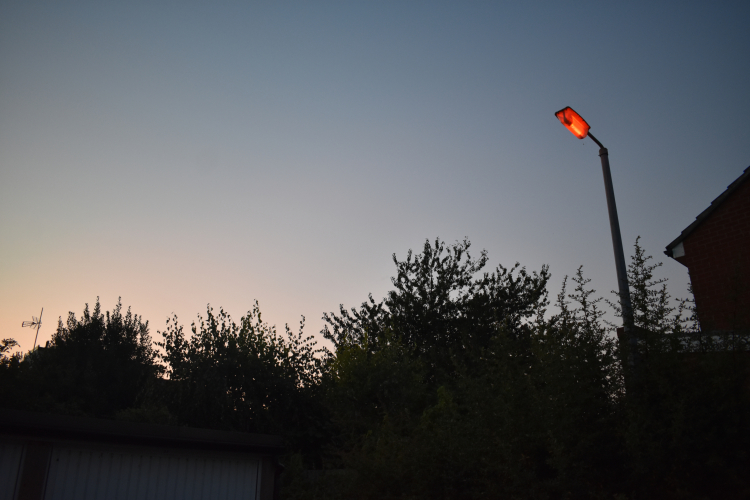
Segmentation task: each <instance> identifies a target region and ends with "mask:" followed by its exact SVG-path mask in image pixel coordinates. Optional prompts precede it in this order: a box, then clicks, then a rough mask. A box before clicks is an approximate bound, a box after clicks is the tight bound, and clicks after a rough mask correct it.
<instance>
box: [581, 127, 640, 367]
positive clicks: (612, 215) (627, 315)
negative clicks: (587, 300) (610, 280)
mask: <svg viewBox="0 0 750 500" xmlns="http://www.w3.org/2000/svg"><path fill="white" fill-rule="evenodd" d="M588 137H591V140H593V141H594V142H595V143H596V144H597V145H598V146H599V157H600V158H601V160H602V174H603V175H604V191H605V192H606V194H607V210H608V211H609V228H610V231H611V232H612V248H613V249H614V252H615V267H616V268H617V286H618V288H619V292H620V307H621V308H622V319H623V323H624V325H623V326H624V327H625V334H626V335H627V338H628V344H629V346H630V353H631V355H630V363H631V364H633V365H634V364H635V363H636V358H637V352H638V351H637V346H638V337H637V336H636V333H635V328H634V326H635V325H634V323H633V307H632V305H631V303H630V287H629V286H628V271H627V268H626V266H625V254H624V253H623V250H622V236H621V235H620V221H619V219H618V217H617V205H616V204H615V190H614V188H613V187H612V173H611V172H610V170H609V151H607V148H605V147H604V146H603V145H602V143H601V142H599V141H598V140H597V138H596V137H594V136H593V135H592V134H591V132H589V133H588Z"/></svg>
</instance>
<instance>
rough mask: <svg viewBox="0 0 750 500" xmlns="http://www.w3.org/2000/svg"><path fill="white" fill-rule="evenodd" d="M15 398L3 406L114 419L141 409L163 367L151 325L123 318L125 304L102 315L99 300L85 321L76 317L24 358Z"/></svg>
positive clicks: (128, 314)
mask: <svg viewBox="0 0 750 500" xmlns="http://www.w3.org/2000/svg"><path fill="white" fill-rule="evenodd" d="M15 372H16V373H15V378H14V381H15V383H14V385H13V387H11V388H9V390H11V391H12V392H13V397H12V398H8V399H4V401H3V404H5V405H6V406H13V407H16V408H24V409H31V410H37V411H46V412H58V413H71V414H85V415H92V416H106V417H113V416H114V415H115V414H116V413H117V412H119V411H122V410H126V409H128V408H133V407H137V406H139V405H140V403H141V400H142V396H143V395H144V392H145V390H146V388H147V387H148V386H149V384H150V383H152V381H153V380H154V379H156V377H157V376H158V374H159V372H160V367H159V365H158V364H157V363H156V353H155V352H154V350H153V348H152V345H151V338H150V336H149V333H148V323H143V322H142V321H141V318H140V317H139V316H137V315H133V314H132V313H131V312H130V309H128V311H127V312H126V313H125V314H124V315H123V314H122V304H121V303H120V302H118V303H117V305H116V306H115V308H114V309H113V310H112V312H111V313H110V312H107V313H106V314H102V312H101V307H100V305H99V301H98V299H97V302H96V305H95V306H94V310H93V311H89V307H88V304H86V308H85V309H84V311H83V316H82V317H81V318H80V319H76V316H75V314H74V313H72V312H71V313H70V315H69V316H68V320H67V323H63V322H62V319H60V320H59V322H58V327H57V331H56V332H55V333H54V335H53V337H52V340H51V341H50V342H48V343H47V345H46V347H40V348H37V349H36V350H34V351H31V352H29V353H28V354H27V355H26V356H24V358H23V360H22V361H20V362H19V363H18V364H17V367H16V369H15Z"/></svg>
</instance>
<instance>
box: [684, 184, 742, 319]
mask: <svg viewBox="0 0 750 500" xmlns="http://www.w3.org/2000/svg"><path fill="white" fill-rule="evenodd" d="M682 243H683V246H684V249H685V255H684V256H683V257H679V258H678V259H677V260H678V261H679V262H680V263H682V264H684V265H685V266H687V268H688V272H689V273H690V281H691V283H692V284H693V293H694V295H695V303H696V307H697V309H698V317H699V319H700V322H701V329H702V330H704V331H711V330H715V329H719V330H736V329H740V328H748V327H750V181H745V182H744V183H743V184H742V185H740V186H739V187H738V188H737V189H736V190H735V191H734V192H732V193H731V195H730V196H729V197H728V198H727V199H726V200H724V202H723V203H721V205H719V206H718V207H717V208H716V209H715V210H714V211H713V212H712V213H711V214H710V215H709V216H708V217H707V218H706V220H704V221H703V222H702V223H701V224H700V225H699V226H698V227H696V229H695V230H694V231H693V232H692V233H690V235H688V236H687V238H685V240H683V242H682Z"/></svg>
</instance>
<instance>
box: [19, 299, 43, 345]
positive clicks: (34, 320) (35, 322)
mask: <svg viewBox="0 0 750 500" xmlns="http://www.w3.org/2000/svg"><path fill="white" fill-rule="evenodd" d="M42 314H44V308H43V307H42V312H40V313H39V317H38V318H37V317H36V316H32V317H31V321H24V322H23V323H21V326H22V327H23V326H28V327H30V328H34V327H36V337H34V347H32V348H31V350H32V351H33V350H34V349H36V341H37V339H38V338H39V328H41V326H42Z"/></svg>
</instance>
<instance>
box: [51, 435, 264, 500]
mask: <svg viewBox="0 0 750 500" xmlns="http://www.w3.org/2000/svg"><path fill="white" fill-rule="evenodd" d="M259 465H260V464H259V461H258V460H255V459H248V458H245V457H240V456H237V457H232V456H219V455H198V454H185V455H176V454H166V453H164V454H161V453H158V452H150V451H147V450H142V451H139V450H133V451H116V452H113V451H104V450H93V449H83V448H81V449H79V448H72V447H56V448H55V449H54V450H53V453H52V461H51V463H50V469H49V476H48V480H47V489H46V494H45V499H48V500H68V499H71V500H72V499H76V500H78V499H81V500H89V499H91V500H94V499H102V500H104V499H107V500H109V499H139V500H141V499H160V500H161V499H164V500H167V499H175V500H177V499H192V498H201V499H216V500H225V499H226V500H235V499H236V500H240V499H243V500H244V499H254V498H256V495H257V481H258V472H259Z"/></svg>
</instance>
